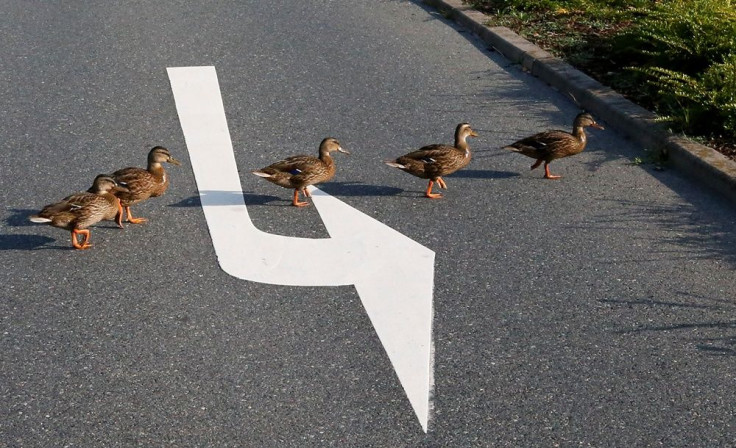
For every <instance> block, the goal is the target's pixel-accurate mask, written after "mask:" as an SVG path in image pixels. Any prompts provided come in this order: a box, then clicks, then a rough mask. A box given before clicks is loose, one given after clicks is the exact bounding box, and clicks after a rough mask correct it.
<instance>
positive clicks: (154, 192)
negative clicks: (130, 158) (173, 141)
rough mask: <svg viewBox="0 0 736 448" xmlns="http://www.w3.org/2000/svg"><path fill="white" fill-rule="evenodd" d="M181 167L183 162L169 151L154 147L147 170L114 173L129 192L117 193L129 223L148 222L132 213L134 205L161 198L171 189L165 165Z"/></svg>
mask: <svg viewBox="0 0 736 448" xmlns="http://www.w3.org/2000/svg"><path fill="white" fill-rule="evenodd" d="M164 162H166V163H171V164H172V165H177V166H178V165H181V162H179V161H178V160H176V159H175V158H174V157H172V156H171V153H170V152H169V150H168V149H166V148H164V147H163V146H154V147H153V148H152V149H151V150H150V151H149V152H148V166H147V168H146V169H143V168H137V167H128V168H123V169H120V170H117V171H115V172H113V173H112V177H113V179H115V181H116V182H118V183H120V184H125V185H126V187H127V190H128V191H125V192H122V191H119V192H117V193H116V195H117V196H118V198H120V203H121V204H122V206H123V208H124V209H125V212H126V214H127V221H128V222H130V223H132V224H140V223H143V222H146V221H148V220H147V219H146V218H136V217H134V216H133V214H132V213H131V211H130V207H131V206H132V205H135V204H138V203H139V202H142V201H145V200H146V199H148V198H155V197H158V196H161V195H162V194H164V193H165V192H166V189H167V188H169V176H167V175H166V170H164V167H163V165H162V164H163V163H164Z"/></svg>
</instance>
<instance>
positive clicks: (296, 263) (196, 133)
mask: <svg viewBox="0 0 736 448" xmlns="http://www.w3.org/2000/svg"><path fill="white" fill-rule="evenodd" d="M168 73H169V79H170V81H171V87H172V90H173V93H174V98H175V101H176V107H177V111H178V113H179V120H180V122H181V126H182V130H183V132H184V137H185V139H186V143H187V147H188V150H189V156H190V160H191V163H192V170H193V171H194V176H195V179H196V181H197V187H198V189H199V193H200V198H201V202H202V208H203V210H204V215H205V218H206V220H207V225H208V227H209V230H210V236H211V238H212V244H213V246H214V248H215V252H216V253H217V258H218V262H219V263H220V266H221V267H222V269H223V270H224V271H225V272H227V273H229V274H230V275H233V276H235V277H237V278H241V279H244V280H250V281H256V282H262V283H271V284H278V285H295V286H338V285H355V287H356V289H357V291H358V294H359V296H360V298H361V301H362V303H363V306H364V308H365V310H366V312H367V313H368V316H369V318H370V320H371V322H372V323H373V326H374V328H375V329H376V333H377V334H378V337H379V339H380V340H381V342H382V344H383V346H384V348H385V350H386V353H387V354H388V357H389V359H390V360H391V363H392V364H393V366H394V369H395V370H396V374H397V376H398V377H399V380H400V382H401V384H402V386H403V387H404V390H405V391H406V394H407V397H408V398H409V401H410V403H411V405H412V407H413V408H414V411H415V413H416V415H417V417H418V419H419V422H420V424H421V426H422V428H423V429H424V431H426V430H427V425H428V421H429V412H430V394H431V391H432V388H433V387H434V385H433V360H432V317H433V309H432V295H433V289H434V252H433V251H431V250H429V249H427V248H426V247H424V246H422V245H420V244H418V243H417V242H415V241H413V240H411V239H410V238H407V237H406V236H404V235H402V234H401V233H399V232H397V231H395V230H394V229H392V228H390V227H388V226H386V225H384V224H382V223H381V222H379V221H376V220H375V219H373V218H371V217H370V216H368V215H366V214H364V213H362V212H360V211H358V210H356V209H354V208H352V207H350V206H349V205H347V204H345V203H344V202H342V201H340V200H338V199H336V198H334V197H332V196H330V195H328V194H326V193H324V192H322V191H321V190H319V189H316V188H313V187H310V191H311V192H312V200H313V202H314V204H315V206H316V208H317V210H318V211H319V213H320V216H321V217H322V219H323V221H324V224H325V227H326V229H327V231H328V233H329V234H330V237H331V238H326V239H309V238H294V237H286V236H281V235H273V234H269V233H266V232H262V231H261V230H259V229H257V228H256V227H255V226H254V225H253V222H252V221H251V219H250V216H249V215H248V210H247V208H246V206H245V201H244V199H243V192H242V188H241V185H240V177H239V175H238V170H237V165H236V163H235V156H234V154H233V147H232V142H231V140H230V133H229V130H228V128H227V120H226V117H225V109H224V106H223V103H222V97H221V94H220V87H219V84H218V81H217V74H216V72H215V68H214V67H179V68H169V69H168ZM253 180H254V181H259V180H258V179H257V178H256V177H253ZM305 260H306V261H305Z"/></svg>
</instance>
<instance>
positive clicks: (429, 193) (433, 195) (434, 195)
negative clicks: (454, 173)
mask: <svg viewBox="0 0 736 448" xmlns="http://www.w3.org/2000/svg"><path fill="white" fill-rule="evenodd" d="M437 182H438V183H439V181H437ZM433 185H434V181H431V180H430V181H429V184H428V185H427V191H425V192H424V197H427V198H429V199H439V198H441V197H442V195H441V194H440V193H432V186H433Z"/></svg>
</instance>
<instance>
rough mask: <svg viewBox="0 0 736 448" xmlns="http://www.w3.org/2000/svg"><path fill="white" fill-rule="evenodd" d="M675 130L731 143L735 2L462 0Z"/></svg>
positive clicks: (734, 136) (735, 107) (735, 109)
mask: <svg viewBox="0 0 736 448" xmlns="http://www.w3.org/2000/svg"><path fill="white" fill-rule="evenodd" d="M468 3H471V4H473V5H474V6H475V7H477V8H479V9H482V10H484V11H486V12H489V13H491V15H492V17H493V19H492V23H493V24H497V25H506V26H509V27H511V28H513V29H515V30H516V31H517V32H520V33H521V34H522V35H524V36H525V37H527V38H529V39H530V40H533V41H535V42H537V43H538V44H540V45H543V46H545V47H546V48H548V49H549V50H551V51H553V52H556V53H557V54H559V55H560V56H562V57H564V58H566V59H568V60H570V62H571V63H573V64H574V65H576V66H578V67H580V68H581V69H583V70H585V71H587V72H589V73H590V74H591V75H593V76H594V77H596V78H598V79H599V80H601V81H602V82H604V83H606V84H609V85H611V86H612V87H613V88H615V89H616V90H619V91H620V92H622V93H624V94H625V95H627V96H630V97H632V98H633V99H634V100H635V101H637V102H639V103H641V104H643V105H644V106H646V107H650V108H652V109H654V110H655V111H656V112H657V113H659V114H660V115H661V116H662V117H663V118H665V119H666V120H668V121H669V122H670V123H671V126H672V127H673V129H674V130H676V131H682V132H685V133H688V134H691V135H694V136H700V137H704V138H714V137H722V138H727V139H729V140H731V141H736V0H734V1H731V0H614V1H601V0H542V1H531V0H468Z"/></svg>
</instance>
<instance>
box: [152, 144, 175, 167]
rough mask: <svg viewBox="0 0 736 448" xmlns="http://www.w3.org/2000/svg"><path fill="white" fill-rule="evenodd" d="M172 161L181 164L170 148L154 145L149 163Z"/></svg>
mask: <svg viewBox="0 0 736 448" xmlns="http://www.w3.org/2000/svg"><path fill="white" fill-rule="evenodd" d="M164 162H167V163H171V164H174V165H181V162H179V161H178V160H176V159H175V158H173V157H172V156H171V153H170V152H169V150H168V149H166V148H164V147H163V146H154V147H153V149H151V151H150V152H149V153H148V163H164Z"/></svg>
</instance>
